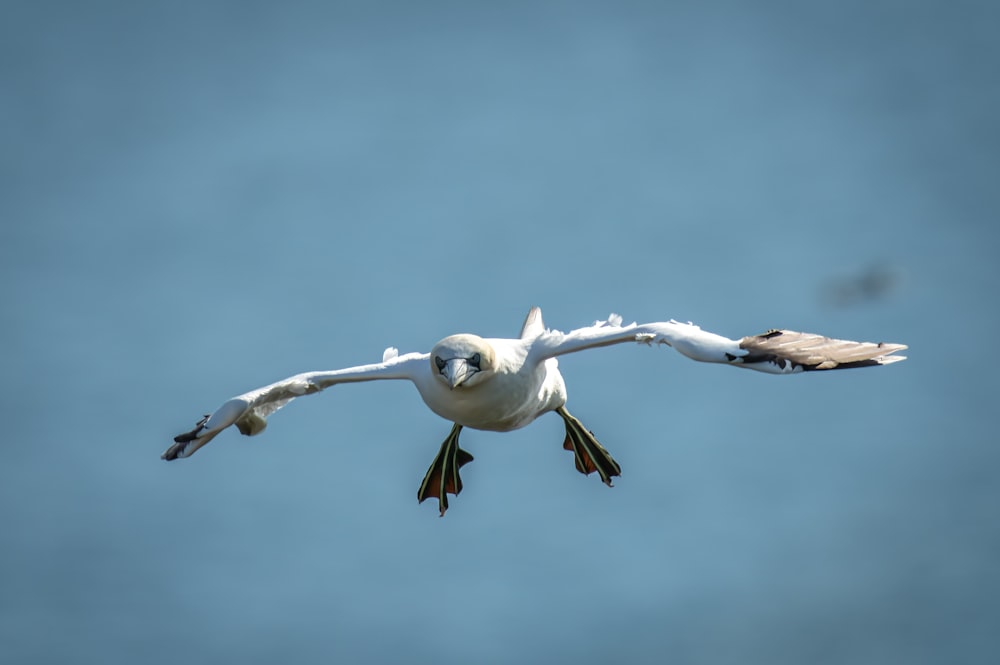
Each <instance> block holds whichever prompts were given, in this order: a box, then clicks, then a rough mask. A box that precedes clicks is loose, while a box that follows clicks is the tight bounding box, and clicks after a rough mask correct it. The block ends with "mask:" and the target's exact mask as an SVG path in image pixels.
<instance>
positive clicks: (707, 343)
mask: <svg viewBox="0 0 1000 665" xmlns="http://www.w3.org/2000/svg"><path fill="white" fill-rule="evenodd" d="M625 342H639V343H643V344H647V345H652V344H666V345H668V346H671V347H673V348H674V349H676V350H677V351H679V352H680V353H681V354H683V355H685V356H687V357H688V358H691V359H692V360H697V361H700V362H710V363H724V364H727V365H733V366H735V367H744V368H746V369H754V370H757V371H760V372H767V373H769V374H791V373H796V372H802V371H810V370H826V369H845V368H851V367H865V366H870V365H888V364H889V363H892V362H897V361H900V360H905V356H896V355H891V354H894V353H895V352H896V351H901V350H903V349H905V348H907V347H906V345H904V344H883V343H877V344H876V343H872V342H853V341H850V340H841V339H833V338H830V337H824V336H822V335H814V334H811V333H799V332H795V331H791V330H771V331H768V332H766V333H763V334H761V335H753V336H749V337H743V338H741V339H739V340H734V339H729V338H728V337H723V336H722V335H717V334H715V333H711V332H708V331H707V330H702V329H701V328H700V327H698V326H696V325H695V324H693V323H680V322H678V321H674V320H670V321H665V322H655V323H643V324H636V323H631V324H629V325H627V326H623V325H621V317H620V316H617V315H614V314H613V315H611V317H609V318H608V320H607V321H598V322H596V323H595V324H594V325H592V326H589V327H586V328H578V329H577V330H571V331H570V332H568V333H563V332H559V331H558V330H546V331H545V332H544V333H542V334H541V335H539V336H538V337H537V338H536V339H535V340H533V342H532V346H531V350H530V352H529V353H530V354H532V355H533V356H534V357H535V358H537V359H539V360H544V359H546V358H554V357H555V356H561V355H564V354H567V353H575V352H577V351H583V350H586V349H593V348H599V347H602V346H610V345H613V344H622V343H625Z"/></svg>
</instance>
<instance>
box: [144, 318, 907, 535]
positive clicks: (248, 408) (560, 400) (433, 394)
mask: <svg viewBox="0 0 1000 665" xmlns="http://www.w3.org/2000/svg"><path fill="white" fill-rule="evenodd" d="M623 342H639V343H642V344H646V345H653V344H657V345H659V344H666V345H668V346H671V347H673V348H674V349H676V350H677V351H679V352H680V353H682V354H683V355H685V356H687V357H688V358H691V359H693V360H698V361H701V362H711V363H722V364H726V365H731V366H733V367H745V368H747V369H754V370H758V371H761V372H767V373H769V374H794V373H798V372H804V371H811V370H826V369H845V368H851V367H869V366H875V365H888V364H890V363H893V362H898V361H900V360H904V359H905V356H897V355H892V354H894V353H895V352H896V351H901V350H903V349H905V348H907V347H906V346H905V345H903V344H883V343H878V344H875V343H871V342H851V341H846V340H839V339H831V338H829V337H823V336H821V335H813V334H809V333H800V332H793V331H791V330H770V331H768V332H765V333H763V334H761V335H754V336H751V337H744V338H742V339H740V340H732V339H728V338H726V337H722V336H721V335H716V334H714V333H710V332H707V331H705V330H702V329H701V328H699V327H698V326H696V325H694V324H692V323H680V322H677V321H674V320H670V321H666V322H658V323H645V324H642V325H637V324H635V323H632V324H630V325H626V326H623V325H622V319H621V317H620V316H618V315H616V314H612V315H611V316H610V317H609V318H608V319H607V320H606V321H597V322H595V323H594V325H592V326H588V327H585V328H579V329H577V330H572V331H570V332H568V333H563V332H559V331H558V330H547V329H546V328H545V325H544V324H543V323H542V311H541V310H540V309H539V308H538V307H534V308H532V309H531V311H530V312H528V316H527V318H526V319H525V321H524V325H523V326H522V327H521V334H520V336H519V337H518V338H517V339H492V338H490V339H484V338H482V337H479V336H477V335H470V334H459V335H451V336H450V337H445V338H444V339H443V340H441V341H440V342H438V343H437V344H436V345H435V346H434V348H433V349H432V350H431V352H430V353H407V354H405V355H399V354H398V352H397V351H396V349H394V348H391V347H390V348H388V349H386V350H385V353H384V354H383V357H382V362H380V363H375V364H371V365H361V366H359V367H348V368H346V369H338V370H332V371H328V372H309V373H305V374H297V375H295V376H292V377H289V378H287V379H284V380H282V381H278V382H277V383H272V384H271V385H268V386H264V387H263V388H258V389H256V390H251V391H250V392H248V393H244V394H243V395H239V396H238V397H234V398H232V399H231V400H229V401H228V402H226V403H225V404H223V405H222V406H221V407H219V408H218V410H216V411H215V413H212V414H210V415H206V416H205V417H203V418H202V419H201V420H199V421H198V423H197V424H196V425H195V428H194V429H192V430H191V431H190V432H186V433H184V434H181V435H179V436H177V437H175V438H174V442H175V443H174V445H172V446H170V448H168V449H167V450H166V452H164V453H163V455H162V458H163V459H165V460H173V459H177V458H178V457H188V456H190V455H192V454H194V452H195V451H197V450H198V449H199V448H201V447H202V446H204V445H205V444H206V443H208V442H209V441H211V440H212V439H214V438H215V437H216V436H217V435H218V434H219V433H220V432H221V431H222V430H224V429H225V428H227V427H229V426H230V425H236V427H237V429H239V431H240V432H241V433H242V434H245V435H247V436H253V435H255V434H259V433H260V432H262V431H263V430H264V428H265V427H266V426H267V421H266V418H267V417H268V416H270V415H271V414H273V413H274V412H275V411H277V410H278V409H280V408H281V407H283V406H284V405H285V404H287V403H288V402H290V401H291V400H293V399H295V398H296V397H300V396H302V395H311V394H313V393H317V392H319V391H321V390H324V389H325V388H329V387H330V386H333V385H336V384H338V383H353V382H356V381H375V380H380V379H405V380H407V381H412V382H413V384H414V385H415V386H416V387H417V391H418V392H419V393H420V397H421V398H423V400H424V403H425V404H427V406H428V407H430V409H431V411H433V412H434V413H436V414H438V415H439V416H441V417H442V418H444V419H445V420H449V421H451V422H452V423H453V426H452V428H451V433H449V434H448V437H447V438H446V439H445V440H444V443H442V444H441V449H440V450H439V451H438V454H437V456H436V457H435V458H434V461H433V462H432V463H431V466H430V468H429V469H428V470H427V473H426V475H425V476H424V480H423V482H422V483H421V484H420V488H419V490H418V491H417V499H418V500H419V501H421V502H422V501H423V500H424V499H427V498H429V497H434V498H437V499H438V506H439V509H440V511H441V515H442V516H443V515H444V514H445V511H446V510H448V496H447V495H448V494H455V495H457V494H458V493H459V492H461V491H462V479H461V477H460V476H459V468H460V467H462V466H463V465H464V464H467V463H468V462H471V461H472V455H470V454H469V453H467V452H466V451H464V450H462V449H461V448H459V446H458V436H459V433H460V432H461V431H462V428H463V427H471V428H472V429H479V430H489V431H494V432H509V431H511V430H515V429H518V428H520V427H524V426H525V425H528V424H529V423H531V422H532V421H533V420H535V418H537V417H538V416H540V415H542V414H544V413H548V412H549V411H555V412H556V413H557V414H558V415H559V417H561V418H562V419H563V421H564V423H565V425H566V439H565V441H564V443H563V447H564V448H565V449H566V450H570V451H572V452H573V457H574V461H575V463H576V468H577V470H579V471H580V472H581V473H583V474H590V473H593V472H595V471H596V472H597V473H598V474H600V477H601V480H602V481H603V482H604V483H605V484H606V485H608V486H609V487H610V486H611V484H612V483H611V478H612V477H614V476H618V475H620V474H621V467H620V466H619V465H618V463H617V462H616V461H615V460H614V458H613V457H611V455H610V454H609V453H608V451H607V450H605V448H604V446H602V445H601V444H600V443H599V442H598V441H597V439H596V438H594V435H593V433H591V432H590V431H589V430H588V429H587V428H586V427H585V426H584V425H583V424H582V423H581V422H580V421H579V420H577V419H576V418H575V417H573V416H572V415H571V414H570V413H569V411H567V410H566V384H565V383H564V382H563V378H562V375H561V374H560V373H559V369H558V366H557V365H558V362H557V360H556V357H557V356H561V355H565V354H567V353H575V352H577V351H583V350H585V349H593V348H597V347H602V346H610V345H612V344H620V343H623Z"/></svg>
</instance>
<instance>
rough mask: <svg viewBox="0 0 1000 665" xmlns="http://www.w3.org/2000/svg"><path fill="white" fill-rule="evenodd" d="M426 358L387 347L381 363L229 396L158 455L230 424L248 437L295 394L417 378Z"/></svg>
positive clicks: (186, 449)
mask: <svg viewBox="0 0 1000 665" xmlns="http://www.w3.org/2000/svg"><path fill="white" fill-rule="evenodd" d="M428 357H429V356H428V354H426V353H408V354H406V355H404V356H399V355H396V350H395V349H387V350H386V353H385V354H384V355H383V360H382V362H380V363H376V364H373V365H362V366H360V367H348V368H346V369H338V370H333V371H330V372H308V373H306V374H297V375H295V376H292V377H289V378H287V379H283V380H281V381H278V382H277V383H272V384H271V385H269V386H264V387H263V388H257V389H256V390H251V391H250V392H248V393H244V394H242V395H239V396H238V397H234V398H232V399H231V400H229V401H228V402H226V403H225V404H223V405H222V406H220V407H219V408H218V409H216V411H215V413H212V414H210V415H207V416H205V417H204V418H202V419H201V420H199V421H198V423H197V424H196V425H195V427H194V429H192V430H191V431H190V432H185V433H183V434H180V435H178V436H176V437H174V445H172V446H170V447H169V448H167V450H166V451H164V453H163V455H161V457H162V458H163V459H165V460H173V459H177V458H178V457H189V456H191V455H193V454H194V453H195V451H197V450H198V449H199V448H201V447H202V446H204V445H205V444H206V443H208V442H209V441H211V440H212V439H214V438H215V437H216V436H217V435H218V434H219V432H221V431H222V430H224V429H226V428H227V427H229V426H230V425H236V427H237V429H239V431H240V433H242V434H245V435H247V436H253V435H254V434H259V433H260V432H262V431H263V430H264V428H265V427H267V417H268V416H270V415H271V414H272V413H274V412H275V411H277V410H278V409H280V408H281V407H283V406H284V405H286V404H288V403H289V402H290V401H292V400H293V399H295V398H296V397H301V396H302V395H312V394H313V393H318V392H319V391H321V390H323V389H325V388H328V387H330V386H333V385H336V384H338V383H356V382H358V381H376V380H379V379H408V380H410V381H417V380H418V379H419V378H421V376H422V374H429V372H430V370H429V366H428V361H427V359H428Z"/></svg>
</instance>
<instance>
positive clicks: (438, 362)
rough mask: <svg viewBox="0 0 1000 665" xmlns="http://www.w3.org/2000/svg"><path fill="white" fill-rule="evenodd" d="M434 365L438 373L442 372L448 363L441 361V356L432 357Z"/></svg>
mask: <svg viewBox="0 0 1000 665" xmlns="http://www.w3.org/2000/svg"><path fill="white" fill-rule="evenodd" d="M434 364H435V365H437V368H438V371H439V372H440V371H442V370H444V366H445V365H447V364H448V363H446V362H445V361H444V360H442V359H441V356H434Z"/></svg>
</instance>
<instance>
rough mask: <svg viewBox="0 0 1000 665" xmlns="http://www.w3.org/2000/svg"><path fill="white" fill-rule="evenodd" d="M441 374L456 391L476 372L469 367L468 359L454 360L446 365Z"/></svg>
mask: <svg viewBox="0 0 1000 665" xmlns="http://www.w3.org/2000/svg"><path fill="white" fill-rule="evenodd" d="M441 373H442V374H444V376H445V378H446V379H448V385H449V386H450V387H451V388H452V390H454V389H455V388H457V387H458V386H460V385H462V384H463V383H465V381H466V379H468V378H469V377H470V376H472V375H473V374H475V373H476V370H475V368H474V367H472V366H470V365H469V361H468V359H466V358H452V359H451V360H449V361H448V362H447V363H446V364H445V366H444V369H443V370H442V371H441Z"/></svg>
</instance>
